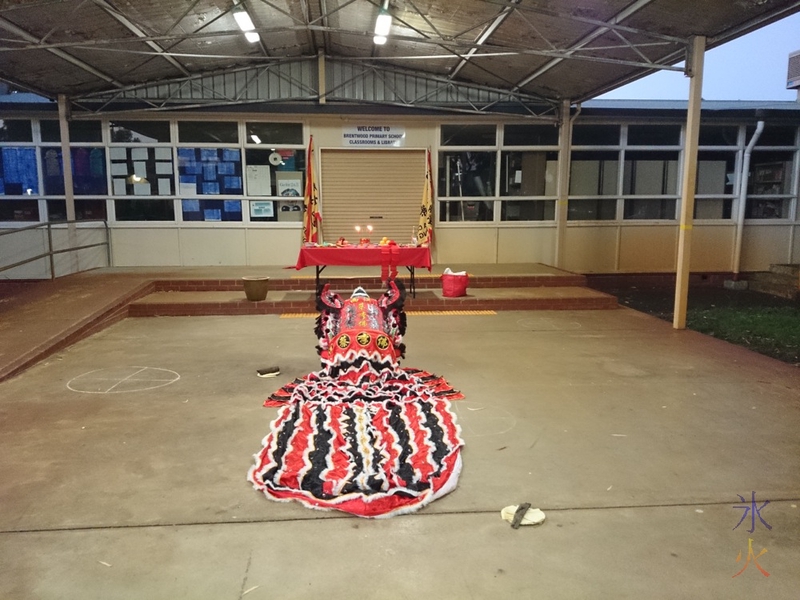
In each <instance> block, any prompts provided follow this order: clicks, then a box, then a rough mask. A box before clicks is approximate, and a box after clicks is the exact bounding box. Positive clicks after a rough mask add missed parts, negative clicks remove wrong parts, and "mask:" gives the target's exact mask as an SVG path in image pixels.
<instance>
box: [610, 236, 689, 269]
mask: <svg viewBox="0 0 800 600" xmlns="http://www.w3.org/2000/svg"><path fill="white" fill-rule="evenodd" d="M677 257H678V227H677V226H675V225H649V226H648V225H642V226H626V227H620V237H619V271H620V272H621V273H663V272H670V271H675V266H676V261H677Z"/></svg>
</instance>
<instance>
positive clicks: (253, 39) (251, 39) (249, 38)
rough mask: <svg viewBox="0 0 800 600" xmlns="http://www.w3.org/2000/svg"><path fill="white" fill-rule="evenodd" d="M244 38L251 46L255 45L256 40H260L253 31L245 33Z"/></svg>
mask: <svg viewBox="0 0 800 600" xmlns="http://www.w3.org/2000/svg"><path fill="white" fill-rule="evenodd" d="M244 37H246V38H247V41H248V42H250V43H251V44H255V43H256V42H257V41H258V40H260V39H261V36H260V35H258V34H257V33H256V32H255V31H245V32H244Z"/></svg>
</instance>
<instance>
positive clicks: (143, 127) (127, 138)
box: [109, 121, 171, 144]
mask: <svg viewBox="0 0 800 600" xmlns="http://www.w3.org/2000/svg"><path fill="white" fill-rule="evenodd" d="M109 126H110V128H111V143H112V144H115V143H119V144H159V143H165V144H168V143H169V142H170V141H171V136H170V133H169V121H111V122H110V123H109Z"/></svg>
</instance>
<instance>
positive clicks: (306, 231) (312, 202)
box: [303, 136, 322, 244]
mask: <svg viewBox="0 0 800 600" xmlns="http://www.w3.org/2000/svg"><path fill="white" fill-rule="evenodd" d="M303 205H304V206H303V208H304V209H305V213H304V215H303V242H311V243H314V244H316V243H318V242H319V225H320V223H321V222H322V215H321V214H320V212H319V193H318V191H317V182H316V180H315V179H314V136H311V137H309V139H308V150H307V151H306V191H305V194H304V198H303Z"/></svg>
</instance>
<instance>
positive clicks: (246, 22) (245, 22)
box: [233, 8, 256, 31]
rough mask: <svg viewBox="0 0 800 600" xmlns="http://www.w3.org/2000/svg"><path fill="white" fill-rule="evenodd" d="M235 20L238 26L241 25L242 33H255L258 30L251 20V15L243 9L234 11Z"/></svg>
mask: <svg viewBox="0 0 800 600" xmlns="http://www.w3.org/2000/svg"><path fill="white" fill-rule="evenodd" d="M233 18H234V19H236V24H237V25H239V29H241V30H242V31H253V29H255V28H256V26H255V25H253V19H251V18H250V15H249V14H248V12H247V11H246V10H244V9H243V8H237V9H235V10H234V11H233Z"/></svg>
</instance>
